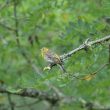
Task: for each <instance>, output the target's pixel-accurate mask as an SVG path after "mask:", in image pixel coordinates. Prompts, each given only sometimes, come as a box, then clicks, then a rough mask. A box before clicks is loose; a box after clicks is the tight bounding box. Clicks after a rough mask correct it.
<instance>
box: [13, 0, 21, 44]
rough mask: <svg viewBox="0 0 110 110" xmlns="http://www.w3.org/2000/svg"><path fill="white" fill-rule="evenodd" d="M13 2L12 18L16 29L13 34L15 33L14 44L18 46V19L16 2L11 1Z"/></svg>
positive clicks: (14, 0)
mask: <svg viewBox="0 0 110 110" xmlns="http://www.w3.org/2000/svg"><path fill="white" fill-rule="evenodd" d="M13 2H14V5H13V13H14V17H15V27H16V30H15V33H16V42H17V45H18V46H19V45H20V43H19V33H18V19H17V1H16V0H13Z"/></svg>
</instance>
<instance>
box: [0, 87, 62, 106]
mask: <svg viewBox="0 0 110 110" xmlns="http://www.w3.org/2000/svg"><path fill="white" fill-rule="evenodd" d="M0 93H7V94H10V95H11V94H12V95H18V96H23V97H30V98H38V100H45V101H48V102H49V103H51V104H53V105H54V104H56V103H57V102H59V101H60V100H61V98H60V97H59V96H58V95H56V94H53V95H49V94H48V93H46V92H42V91H38V90H36V89H30V88H29V89H28V88H26V89H19V90H18V91H17V92H12V91H9V90H7V89H6V87H4V86H0Z"/></svg>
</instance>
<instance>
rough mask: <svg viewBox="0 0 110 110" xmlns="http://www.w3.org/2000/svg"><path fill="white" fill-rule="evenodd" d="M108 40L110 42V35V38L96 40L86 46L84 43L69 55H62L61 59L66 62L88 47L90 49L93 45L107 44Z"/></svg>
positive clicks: (109, 36)
mask: <svg viewBox="0 0 110 110" xmlns="http://www.w3.org/2000/svg"><path fill="white" fill-rule="evenodd" d="M108 40H110V35H108V36H106V37H104V38H101V39H98V40H95V41H90V42H87V44H84V43H83V44H82V45H80V46H79V47H78V48H76V49H73V50H72V51H70V52H68V53H66V54H63V55H61V56H60V58H61V60H65V59H67V58H69V57H71V56H72V55H73V54H75V53H77V52H78V51H80V50H83V49H86V48H87V47H88V48H89V47H91V46H93V45H95V44H97V45H98V44H101V43H103V42H105V41H108Z"/></svg>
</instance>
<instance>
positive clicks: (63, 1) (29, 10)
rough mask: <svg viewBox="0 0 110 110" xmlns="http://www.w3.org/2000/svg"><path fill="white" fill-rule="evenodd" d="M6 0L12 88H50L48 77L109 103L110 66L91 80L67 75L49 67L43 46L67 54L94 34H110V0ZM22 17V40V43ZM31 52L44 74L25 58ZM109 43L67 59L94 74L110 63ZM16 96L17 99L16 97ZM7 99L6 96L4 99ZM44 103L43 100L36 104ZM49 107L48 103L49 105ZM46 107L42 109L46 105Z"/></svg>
mask: <svg viewBox="0 0 110 110" xmlns="http://www.w3.org/2000/svg"><path fill="white" fill-rule="evenodd" d="M16 9H17V10H16V14H17V17H16V18H15V16H14V0H5V1H4V0H0V81H2V82H4V83H5V84H7V85H9V86H12V87H19V86H20V87H27V88H36V89H39V90H44V91H45V90H48V91H49V87H48V86H46V84H45V83H46V82H48V81H49V82H50V83H51V84H53V85H55V86H56V87H58V88H59V89H60V90H61V91H62V92H63V93H64V94H65V95H67V96H76V97H81V98H84V99H86V100H88V101H96V102H97V101H99V102H100V103H103V104H108V103H109V101H110V99H109V97H108V96H109V95H110V94H109V92H110V86H109V83H110V78H109V76H110V75H109V74H108V73H109V72H110V69H109V68H104V69H103V70H101V71H100V73H99V74H98V75H97V76H96V77H95V78H94V79H93V80H91V81H89V82H88V81H81V80H78V79H75V78H74V79H72V78H71V79H72V80H71V79H69V78H61V77H60V75H61V74H62V72H61V70H60V69H59V68H58V67H55V68H53V69H52V70H50V71H43V67H44V66H45V65H46V63H45V61H44V60H43V59H42V57H41V53H40V49H41V48H42V47H48V48H50V49H51V50H53V51H55V52H56V53H58V54H59V55H60V54H63V53H66V52H68V51H69V50H72V49H74V48H77V47H78V46H79V45H80V44H82V42H83V41H85V39H87V38H88V37H89V38H91V39H92V40H95V39H98V38H101V37H104V36H106V35H108V34H110V13H109V12H110V1H109V0H54V1H52V0H45V1H44V0H16ZM16 19H17V22H18V27H17V30H18V33H19V36H18V37H19V40H20V44H21V45H22V48H19V47H18V45H17V42H16V33H15V30H16ZM21 50H22V51H25V53H26V54H27V56H28V57H29V58H30V59H31V60H32V62H33V63H34V64H35V65H36V67H37V68H38V69H39V70H40V71H41V74H42V75H43V77H41V76H39V75H38V74H37V73H35V71H34V70H33V68H32V66H31V64H30V63H28V62H27V60H26V59H25V58H24V57H23V55H22V54H21ZM108 56H109V55H108V45H105V44H104V45H101V46H94V47H93V49H92V51H88V52H85V51H80V52H78V53H76V54H75V55H73V56H72V57H71V58H69V59H68V60H66V61H65V68H66V70H67V71H68V72H69V73H70V74H80V75H84V74H89V73H92V72H94V71H95V70H97V69H98V68H99V67H100V66H101V65H102V64H104V63H106V62H108ZM15 99H16V98H15ZM1 100H2V99H1V98H0V103H1V102H2V101H1ZM36 106H37V107H39V108H41V107H42V104H41V105H40V104H39V105H36ZM44 108H45V107H44ZM44 108H42V109H44ZM73 108H74V109H75V108H76V110H77V109H78V110H79V109H80V106H79V105H78V104H76V103H75V104H71V105H62V106H61V108H60V109H61V110H72V109H73Z"/></svg>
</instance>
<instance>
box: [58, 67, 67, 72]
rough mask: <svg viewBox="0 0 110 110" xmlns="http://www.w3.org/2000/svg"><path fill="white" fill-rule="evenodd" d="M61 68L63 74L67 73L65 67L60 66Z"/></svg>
mask: <svg viewBox="0 0 110 110" xmlns="http://www.w3.org/2000/svg"><path fill="white" fill-rule="evenodd" d="M59 67H60V69H61V70H62V71H63V73H67V71H66V69H65V68H64V65H59Z"/></svg>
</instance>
